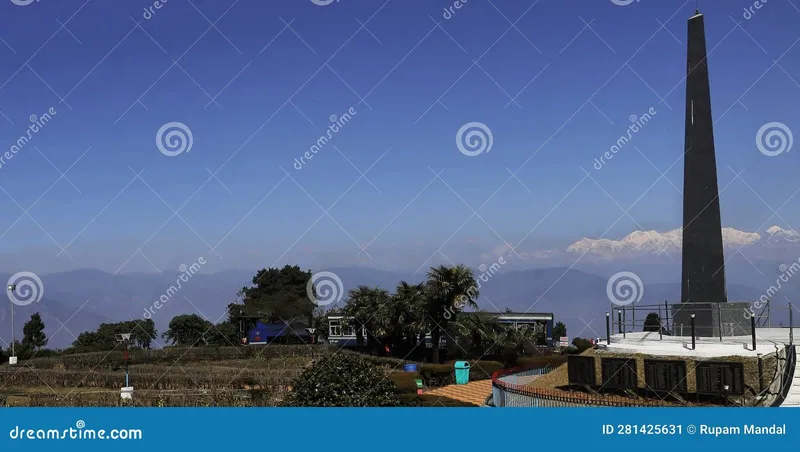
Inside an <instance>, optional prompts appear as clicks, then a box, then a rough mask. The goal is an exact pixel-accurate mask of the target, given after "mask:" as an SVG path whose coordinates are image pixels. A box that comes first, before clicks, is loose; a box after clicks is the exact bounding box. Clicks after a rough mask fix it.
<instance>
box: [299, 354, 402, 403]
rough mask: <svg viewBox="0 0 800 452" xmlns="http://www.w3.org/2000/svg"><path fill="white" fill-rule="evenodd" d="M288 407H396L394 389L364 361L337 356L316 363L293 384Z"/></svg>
mask: <svg viewBox="0 0 800 452" xmlns="http://www.w3.org/2000/svg"><path fill="white" fill-rule="evenodd" d="M293 387H294V390H293V391H292V392H291V393H289V397H288V398H287V400H286V404H287V405H289V406H317V407H319V406H323V407H325V406H336V407H355V406H398V405H399V404H400V401H399V399H398V398H397V396H396V395H395V385H394V383H393V382H392V381H391V380H389V379H388V378H387V375H386V373H385V372H384V371H383V369H381V368H380V367H377V366H375V365H373V364H371V363H370V362H369V361H367V360H365V359H364V358H362V357H360V356H357V355H353V354H349V353H348V354H345V353H338V354H335V355H331V356H328V357H325V358H323V359H321V360H319V361H316V362H315V363H314V364H312V365H311V366H310V367H308V368H306V369H305V370H304V371H303V373H302V374H301V375H300V377H298V378H297V380H295V382H294V384H293Z"/></svg>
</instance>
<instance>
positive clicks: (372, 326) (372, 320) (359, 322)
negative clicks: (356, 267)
mask: <svg viewBox="0 0 800 452" xmlns="http://www.w3.org/2000/svg"><path fill="white" fill-rule="evenodd" d="M391 301H392V297H391V296H390V295H389V292H387V291H386V290H383V289H380V288H377V287H369V286H358V287H357V288H355V289H353V290H351V291H350V293H349V295H348V299H347V304H346V305H345V307H344V308H343V310H342V311H343V312H344V315H346V316H348V317H352V318H353V319H354V321H355V330H356V343H357V344H358V347H359V348H362V347H363V346H364V339H365V338H364V337H362V334H361V329H362V328H363V329H365V330H367V338H366V339H367V341H366V342H367V344H368V346H369V347H370V348H371V349H372V350H373V351H374V352H375V353H381V350H383V346H384V344H385V342H386V339H387V337H388V336H389V331H390V329H392V328H394V325H393V324H392V319H391V317H390V312H391V306H390V304H391Z"/></svg>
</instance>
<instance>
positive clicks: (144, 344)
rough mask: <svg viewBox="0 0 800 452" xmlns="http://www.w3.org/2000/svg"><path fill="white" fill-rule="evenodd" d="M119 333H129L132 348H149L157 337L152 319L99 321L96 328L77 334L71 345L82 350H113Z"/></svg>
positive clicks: (116, 344) (117, 344)
mask: <svg viewBox="0 0 800 452" xmlns="http://www.w3.org/2000/svg"><path fill="white" fill-rule="evenodd" d="M120 334H130V335H131V346H132V347H134V348H150V345H151V344H152V341H153V340H154V339H155V338H156V337H158V332H157V331H156V325H155V323H154V322H153V320H152V319H146V320H128V321H125V322H117V323H101V324H100V326H99V327H98V328H97V330H95V331H85V332H83V333H81V334H79V335H78V337H77V339H75V341H74V342H73V343H72V346H73V347H75V348H77V349H82V350H113V349H114V348H116V347H117V346H119V339H118V337H119V335H120Z"/></svg>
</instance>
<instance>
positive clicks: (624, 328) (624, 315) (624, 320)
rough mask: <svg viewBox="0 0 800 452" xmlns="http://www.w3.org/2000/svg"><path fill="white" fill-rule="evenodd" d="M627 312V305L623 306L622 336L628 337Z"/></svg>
mask: <svg viewBox="0 0 800 452" xmlns="http://www.w3.org/2000/svg"><path fill="white" fill-rule="evenodd" d="M626 316H627V312H625V306H623V307H622V337H623V338H626V337H627V336H626V334H627V333H628V325H627V323H628V320H627V319H626Z"/></svg>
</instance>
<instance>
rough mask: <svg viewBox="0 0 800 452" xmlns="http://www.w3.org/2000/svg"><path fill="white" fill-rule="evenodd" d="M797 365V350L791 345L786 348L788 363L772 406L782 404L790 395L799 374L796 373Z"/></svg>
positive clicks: (781, 376)
mask: <svg viewBox="0 0 800 452" xmlns="http://www.w3.org/2000/svg"><path fill="white" fill-rule="evenodd" d="M796 366H797V350H796V348H795V346H794V345H790V346H789V347H788V348H787V350H786V365H785V367H784V369H783V372H781V375H780V378H781V385H780V391H779V392H778V395H777V397H776V398H775V400H774V401H773V402H772V404H771V405H770V406H773V407H776V406H781V405H782V404H783V402H784V401H786V398H787V397H788V396H789V392H790V391H791V389H792V383H793V380H794V379H795V378H796V377H797V375H795V371H796Z"/></svg>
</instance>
